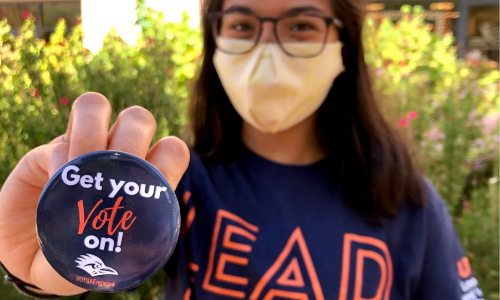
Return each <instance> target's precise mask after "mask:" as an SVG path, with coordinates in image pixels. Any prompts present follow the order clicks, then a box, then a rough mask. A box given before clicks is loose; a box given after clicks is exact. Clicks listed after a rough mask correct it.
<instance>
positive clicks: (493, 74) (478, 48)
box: [0, 0, 500, 300]
mask: <svg viewBox="0 0 500 300" xmlns="http://www.w3.org/2000/svg"><path fill="white" fill-rule="evenodd" d="M198 6H199V3H198V0H183V1H174V0H139V1H138V2H136V0H104V1H103V0H81V1H80V0H46V1H31V0H23V1H15V0H0V124H1V125H0V185H1V184H2V183H3V182H4V180H5V178H6V177H7V176H8V174H9V172H10V171H11V170H12V169H13V167H14V166H15V165H16V163H17V162H18V160H19V159H20V158H21V157H22V156H23V155H24V154H25V153H26V152H27V151H28V150H29V149H32V148H34V147H36V146H38V145H40V144H44V143H47V142H48V141H50V140H51V139H53V138H54V137H56V136H58V135H60V134H62V133H63V132H64V131H65V128H66V124H67V121H68V117H69V112H70V108H71V103H72V102H73V101H74V100H75V99H76V97H78V96H79V95H80V94H82V93H84V92H86V91H95V92H99V93H102V94H104V95H105V96H106V97H107V98H108V99H109V100H110V102H111V104H112V106H113V110H114V116H113V118H115V117H116V114H117V112H119V111H121V110H122V109H124V108H126V107H128V106H131V105H141V106H144V107H146V108H147V109H149V110H150V111H151V112H152V113H153V114H154V116H155V117H156V120H157V123H158V132H157V134H156V137H155V141H156V140H158V139H159V138H160V137H162V136H165V135H169V134H170V135H177V136H181V137H184V138H189V135H188V132H189V131H188V130H185V128H186V125H187V124H186V123H187V118H186V108H187V102H188V98H189V96H190V89H191V87H192V83H193V79H194V77H195V74H196V70H197V67H198V65H199V63H200V59H199V57H200V54H201V51H202V41H201V35H200V29H199V27H198V23H199V16H198V13H199V11H198ZM366 7H367V12H368V18H367V20H366V26H365V36H364V42H365V50H366V61H367V62H368V64H369V66H370V70H371V73H372V77H373V81H374V86H375V92H376V94H377V96H378V99H379V101H380V104H381V106H382V108H383V111H384V113H385V114H386V116H387V118H388V119H389V120H390V121H391V122H392V123H393V125H394V126H395V127H397V128H398V129H399V130H400V132H401V134H403V135H405V136H406V137H407V138H408V139H409V140H410V141H411V143H412V145H413V154H414V159H415V160H416V161H417V162H418V163H419V165H420V166H421V168H422V169H423V170H424V172H425V174H426V175H427V176H428V177H429V178H430V180H431V181H432V183H433V184H434V185H435V186H436V188H437V189H438V191H439V192H440V194H441V195H442V197H443V198H444V199H445V200H446V202H447V205H448V208H449V210H450V214H451V215H452V217H453V221H454V223H455V226H456V229H457V231H458V234H459V236H460V239H461V241H462V245H463V247H464V250H465V251H466V253H467V256H468V257H469V258H470V262H471V265H472V268H473V270H474V272H475V275H476V278H477V279H478V281H479V284H480V287H481V288H482V290H483V292H484V297H485V299H491V300H498V299H499V293H498V289H499V274H498V272H499V219H498V215H499V182H498V178H499V170H498V164H499V162H498V149H499V130H498V121H499V79H500V76H499V71H498V61H499V30H498V28H499V27H498V26H499V3H498V0H458V1H450V2H433V1H427V0H413V1H410V0H408V1H399V0H397V1H396V0H380V1H369V2H367V4H366ZM162 289H163V274H161V273H160V274H158V275H157V276H156V277H154V278H153V279H152V280H150V281H149V282H147V283H146V284H144V285H143V286H141V287H140V288H139V289H138V290H136V291H133V292H130V293H118V294H96V293H93V294H92V295H91V297H90V299H127V300H128V299H130V300H138V299H163V296H162ZM0 299H2V300H4V299H7V300H14V299H16V300H18V299H19V300H20V299H28V298H26V297H24V296H21V295H20V294H18V293H17V291H16V290H15V289H14V288H12V287H11V286H10V284H8V283H7V282H5V281H3V280H0ZM68 299H76V298H75V297H69V298H68Z"/></svg>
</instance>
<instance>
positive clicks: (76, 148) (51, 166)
mask: <svg viewBox="0 0 500 300" xmlns="http://www.w3.org/2000/svg"><path fill="white" fill-rule="evenodd" d="M110 116H111V105H110V104H109V101H108V100H107V99H106V98H105V97H104V96H102V95H101V94H97V93H86V94H84V95H82V96H80V97H79V98H78V99H77V100H76V101H75V103H74V104H73V107H72V110H71V116H70V120H69V124H68V129H67V131H66V133H65V134H64V135H62V136H60V137H58V138H56V139H55V140H53V141H52V142H51V143H49V144H47V145H43V146H40V147H38V148H35V149H33V150H31V151H30V152H29V153H28V154H26V155H25V156H24V157H23V158H22V159H21V161H20V162H19V163H18V165H17V166H16V168H15V169H14V171H12V173H11V174H10V175H9V177H8V178H7V180H6V181H5V183H4V185H3V187H2V190H1V191H0V261H1V262H2V263H3V264H4V265H5V267H6V268H7V270H9V272H11V273H12V274H13V275H14V276H16V277H18V278H20V279H21V280H23V281H25V282H28V283H31V284H34V285H36V286H38V287H39V288H41V289H43V291H44V292H48V293H52V294H57V295H73V294H78V293H82V292H84V290H83V289H82V288H80V287H77V286H75V285H73V284H72V283H70V282H69V281H67V280H65V279H64V278H63V277H61V276H60V275H59V274H58V273H57V272H56V271H55V270H54V269H53V268H52V267H51V266H50V265H49V263H48V262H47V260H46V259H45V257H44V255H43V253H42V251H41V250H40V247H39V245H38V240H37V235H36V229H35V227H36V226H35V216H36V209H37V204H38V198H39V197H40V193H41V192H42V190H43V188H44V186H45V184H46V183H47V181H48V180H49V178H50V177H51V176H52V175H53V174H54V173H55V172H56V171H57V170H58V169H59V168H60V167H61V166H63V165H64V164H65V163H67V162H68V161H69V160H72V159H74V158H76V157H78V156H80V155H83V154H86V153H89V152H93V151H99V150H118V151H123V152H128V153H131V154H134V155H136V156H139V157H141V158H144V159H146V160H147V161H149V162H150V163H151V164H153V165H154V166H155V167H156V168H158V170H160V172H162V173H163V175H164V176H165V177H166V178H167V180H168V182H169V183H170V185H171V186H172V188H173V189H175V188H176V187H177V184H178V183H179V180H180V179H181V177H182V175H183V174H184V172H185V171H186V169H187V166H188V163H189V151H188V148H187V146H186V144H185V143H184V142H182V141H181V140H180V139H178V138H175V137H167V138H164V139H162V140H160V141H159V142H158V143H156V144H155V145H154V146H153V147H152V148H151V149H150V148H149V146H150V144H151V141H152V139H153V136H154V134H155V131H156V122H155V119H154V117H153V115H152V114H151V113H150V112H149V111H147V110H146V109H144V108H142V107H138V106H134V107H131V108H128V109H126V110H124V111H122V112H121V113H120V115H119V116H118V119H117V120H116V123H115V124H114V125H113V127H112V128H111V130H109V131H108V128H109V119H110Z"/></svg>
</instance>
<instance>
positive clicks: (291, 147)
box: [241, 113, 328, 165]
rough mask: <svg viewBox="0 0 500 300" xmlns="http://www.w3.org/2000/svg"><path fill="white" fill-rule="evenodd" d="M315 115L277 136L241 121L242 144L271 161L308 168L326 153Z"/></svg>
mask: <svg viewBox="0 0 500 300" xmlns="http://www.w3.org/2000/svg"><path fill="white" fill-rule="evenodd" d="M316 118H317V114H316V113H315V114H313V115H311V116H310V117H308V118H307V119H305V120H304V121H302V122H300V123H299V124H297V125H295V126H294V127H292V128H290V129H287V130H285V131H281V132H278V133H274V134H271V133H264V132H261V131H259V130H257V129H255V128H254V127H252V126H251V125H250V124H248V123H247V122H245V121H244V120H243V127H242V132H241V136H242V139H243V143H244V144H245V146H246V147H248V148H249V149H250V150H252V151H253V152H255V153H257V154H258V155H260V156H262V157H264V158H266V159H269V160H271V161H274V162H277V163H282V164H288V165H308V164H312V163H315V162H317V161H319V160H321V159H323V158H324V157H325V156H326V154H327V153H328V150H327V149H326V148H325V147H323V146H322V145H321V143H320V141H319V139H318V135H317V128H316V126H317V125H316V124H317V122H316Z"/></svg>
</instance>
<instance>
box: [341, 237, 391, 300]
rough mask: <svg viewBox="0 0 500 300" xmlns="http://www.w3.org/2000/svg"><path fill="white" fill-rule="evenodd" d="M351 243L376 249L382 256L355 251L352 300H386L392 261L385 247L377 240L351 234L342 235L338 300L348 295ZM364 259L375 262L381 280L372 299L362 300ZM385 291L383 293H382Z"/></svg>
mask: <svg viewBox="0 0 500 300" xmlns="http://www.w3.org/2000/svg"><path fill="white" fill-rule="evenodd" d="M353 243H357V244H359V246H365V247H366V246H369V247H375V248H377V249H378V250H379V251H380V252H381V253H382V254H383V256H382V255H381V254H380V253H378V252H375V251H372V250H366V249H362V248H359V249H357V250H356V253H357V254H356V256H355V257H356V269H355V272H356V273H355V282H354V298H353V299H354V300H382V299H384V300H388V299H389V293H390V290H391V287H392V272H393V269H392V260H391V256H390V254H389V249H388V248H387V245H386V244H385V243H384V242H382V241H381V240H379V239H376V238H374V237H369V236H361V235H356V234H352V233H346V234H345V235H344V250H343V254H342V273H341V277H340V278H341V279H340V293H339V298H338V299H339V300H346V299H347V295H348V293H349V273H350V269H351V250H352V249H353ZM365 259H371V260H373V261H375V262H376V263H377V264H378V265H379V267H380V273H381V279H380V281H379V285H378V288H377V291H376V292H375V295H374V296H373V297H372V298H362V297H361V293H362V290H363V271H364V261H365ZM384 289H385V293H384Z"/></svg>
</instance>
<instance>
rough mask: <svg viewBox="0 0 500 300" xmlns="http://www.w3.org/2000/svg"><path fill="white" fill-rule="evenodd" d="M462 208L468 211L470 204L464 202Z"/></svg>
mask: <svg viewBox="0 0 500 300" xmlns="http://www.w3.org/2000/svg"><path fill="white" fill-rule="evenodd" d="M464 208H465V209H469V208H470V202H469V201H464Z"/></svg>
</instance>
